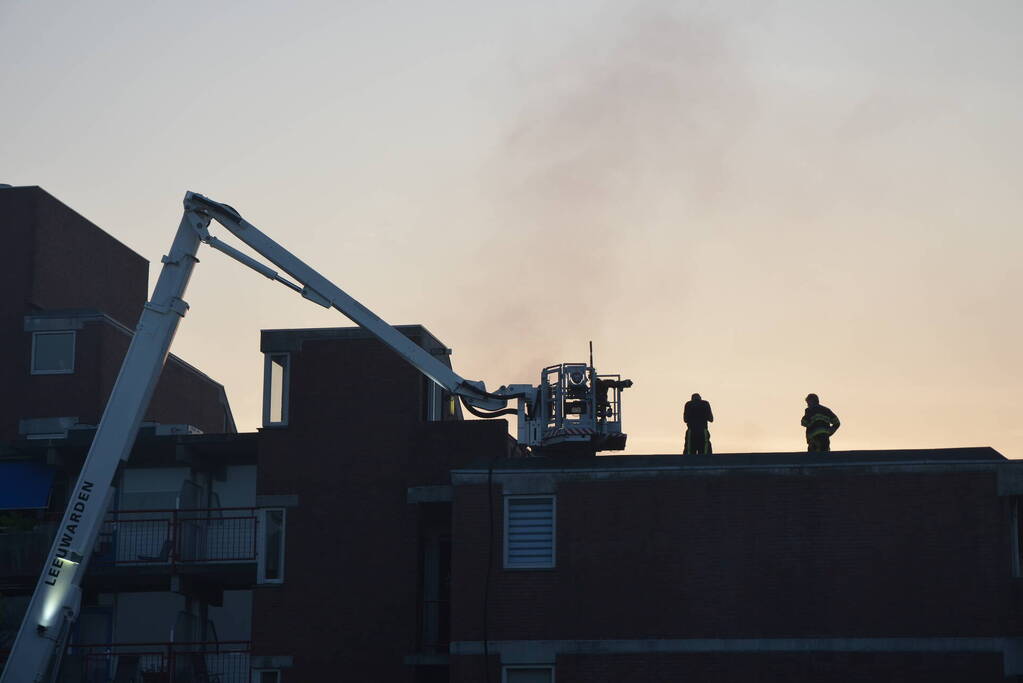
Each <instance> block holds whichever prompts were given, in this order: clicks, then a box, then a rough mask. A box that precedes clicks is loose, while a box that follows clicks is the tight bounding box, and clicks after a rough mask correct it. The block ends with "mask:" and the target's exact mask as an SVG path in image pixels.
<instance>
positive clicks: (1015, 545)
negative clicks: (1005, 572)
mask: <svg viewBox="0 0 1023 683" xmlns="http://www.w3.org/2000/svg"><path fill="white" fill-rule="evenodd" d="M1020 498H1021V496H1012V497H1011V498H1010V499H1009V529H1010V530H1011V535H1010V537H1009V547H1010V548H1011V549H1012V576H1013V577H1014V578H1017V579H1018V578H1020V577H1021V576H1023V572H1021V570H1020V550H1021V548H1023V543H1021V542H1020V541H1021V540H1023V528H1021V525H1020V519H1019V516H1020V509H1019V507H1020V506H1019V500H1020Z"/></svg>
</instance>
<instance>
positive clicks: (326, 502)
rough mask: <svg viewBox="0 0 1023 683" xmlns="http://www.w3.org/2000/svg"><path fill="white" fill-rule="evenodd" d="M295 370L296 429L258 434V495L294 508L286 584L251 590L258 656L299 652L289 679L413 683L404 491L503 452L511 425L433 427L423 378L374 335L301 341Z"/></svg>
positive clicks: (413, 519)
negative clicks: (426, 414) (285, 498)
mask: <svg viewBox="0 0 1023 683" xmlns="http://www.w3.org/2000/svg"><path fill="white" fill-rule="evenodd" d="M296 334H299V332H298V331H296ZM290 367H291V382H290V392H289V425H288V426H287V427H285V428H272V429H264V430H263V431H262V432H261V440H260V453H259V481H258V484H257V490H258V493H260V494H296V495H297V496H298V499H299V504H298V507H295V508H291V509H289V510H288V512H287V515H288V522H287V551H286V552H287V554H286V560H285V562H286V570H285V581H284V584H283V585H280V586H267V587H261V588H260V589H259V590H257V591H256V594H255V599H254V605H253V650H254V652H255V653H256V654H263V655H290V656H293V657H294V662H295V666H294V669H292V670H289V671H288V673H287V676H288V680H292V679H294V680H331V679H332V678H331V677H333V676H342V674H343V677H344V678H345V679H351V680H379V681H385V680H386V681H406V680H407V681H413V680H415V679H414V678H413V676H414V673H415V671H414V669H413V668H412V667H410V666H409V665H407V664H406V663H405V657H406V656H408V655H412V654H415V652H416V642H417V623H418V613H417V609H418V606H417V596H418V592H419V588H420V586H419V582H420V576H419V566H418V563H419V552H420V547H419V543H420V539H419V528H420V521H421V519H420V511H419V509H418V507H417V506H416V505H415V504H410V503H407V502H406V496H407V490H408V488H409V487H411V486H425V485H437V484H446V483H448V481H449V475H448V472H449V469H450V468H451V467H452V466H454V465H456V464H462V463H465V462H467V461H468V460H470V459H471V458H473V457H478V455H479V453H480V452H493V451H497V452H498V453H503V452H504V448H505V443H506V438H507V436H506V429H507V427H506V424H505V423H504V421H495V423H487V424H480V423H462V422H450V423H432V424H426V423H424V422H423V421H422V417H421V416H422V412H423V411H422V400H423V392H422V377H421V375H420V374H419V372H418V371H416V370H415V369H414V368H412V367H411V366H409V365H408V364H407V363H405V362H404V361H403V360H401V359H400V358H399V357H397V356H396V355H395V354H394V353H393V352H392V351H390V350H389V349H387V348H386V347H385V346H383V345H382V344H380V343H379V342H377V341H375V340H371V339H337V340H330V339H316V340H310V341H306V342H305V343H302V344H301V345H300V348H297V349H295V350H292V351H291V366H290Z"/></svg>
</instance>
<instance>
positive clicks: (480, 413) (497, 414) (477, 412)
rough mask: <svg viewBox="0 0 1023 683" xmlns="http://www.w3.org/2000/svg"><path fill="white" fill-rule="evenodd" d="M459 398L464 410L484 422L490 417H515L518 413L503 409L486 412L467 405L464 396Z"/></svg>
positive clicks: (512, 409) (514, 409)
mask: <svg viewBox="0 0 1023 683" xmlns="http://www.w3.org/2000/svg"><path fill="white" fill-rule="evenodd" d="M459 398H461V399H462V405H463V406H465V409H466V410H468V411H469V412H470V413H472V414H473V415H475V416H476V417H482V418H483V419H485V420H487V419H490V418H492V417H501V416H502V415H517V414H518V412H519V411H518V410H517V409H516V408H503V409H501V410H495V411H493V412H487V411H485V410H480V409H479V408H477V407H476V406H474V405H472V404H471V403H469V401H468V400H466V398H465V396H459ZM500 398H505V397H504V396H501V397H500Z"/></svg>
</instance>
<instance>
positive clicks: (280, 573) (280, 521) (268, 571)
mask: <svg viewBox="0 0 1023 683" xmlns="http://www.w3.org/2000/svg"><path fill="white" fill-rule="evenodd" d="M284 518H285V515H284V508H266V509H263V510H260V511H259V530H260V531H259V545H258V548H257V550H256V551H257V553H258V555H259V558H258V559H259V561H258V567H257V576H256V581H257V582H258V583H284Z"/></svg>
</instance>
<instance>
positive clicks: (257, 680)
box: [252, 669, 281, 683]
mask: <svg viewBox="0 0 1023 683" xmlns="http://www.w3.org/2000/svg"><path fill="white" fill-rule="evenodd" d="M260 674H277V683H281V670H280V669H253V670H252V683H263V681H262V676H261V675H260Z"/></svg>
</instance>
